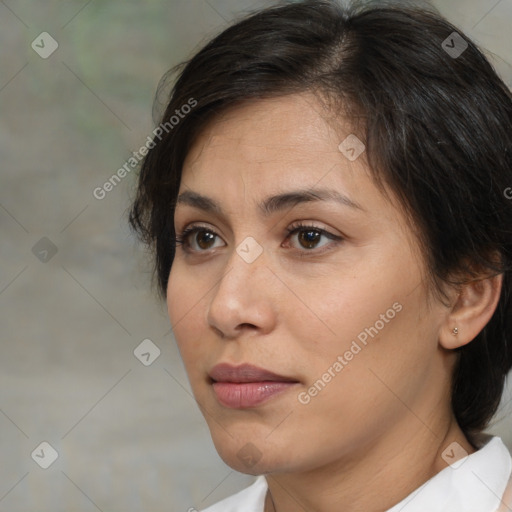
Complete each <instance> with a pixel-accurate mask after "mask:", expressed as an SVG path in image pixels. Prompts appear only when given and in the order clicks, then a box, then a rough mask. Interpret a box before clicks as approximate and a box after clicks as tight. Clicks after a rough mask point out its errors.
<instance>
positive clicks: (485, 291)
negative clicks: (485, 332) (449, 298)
mask: <svg viewBox="0 0 512 512" xmlns="http://www.w3.org/2000/svg"><path fill="white" fill-rule="evenodd" d="M502 283H503V274H499V275H497V276H493V277H488V278H485V279H481V280H478V281H473V282H470V283H468V284H465V285H463V286H462V287H461V289H460V291H459V293H458V297H457V298H456V300H455V302H454V304H453V306H452V308H451V311H450V313H449V315H448V316H447V318H446V321H445V323H444V325H443V326H442V327H441V331H440V333H439V343H440V344H441V345H442V347H443V348H445V349H448V350H453V349H456V348H459V347H462V346H464V345H467V344H468V343H470V342H471V341H473V340H474V339H475V338H476V337H477V336H478V334H479V333H480V332H481V331H482V329H483V328H484V327H485V326H486V325H487V323H488V322H489V321H490V319H491V318H492V316H493V314H494V312H495V311H496V307H497V305H498V302H499V299H500V295H501V287H502Z"/></svg>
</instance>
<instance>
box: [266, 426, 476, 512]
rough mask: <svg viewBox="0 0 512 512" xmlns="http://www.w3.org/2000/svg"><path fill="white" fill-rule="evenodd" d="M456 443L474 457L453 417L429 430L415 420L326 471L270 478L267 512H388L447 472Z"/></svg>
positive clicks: (270, 476) (327, 468)
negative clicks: (447, 459) (451, 446)
mask: <svg viewBox="0 0 512 512" xmlns="http://www.w3.org/2000/svg"><path fill="white" fill-rule="evenodd" d="M404 440H406V441H404ZM453 441H456V442H458V443H459V444H460V445H461V446H462V447H463V448H464V449H465V450H466V451H467V452H468V453H473V452H474V451H475V449H474V448H473V447H472V446H471V444H470V443H469V442H468V440H467V439H466V437H465V436H464V434H463V432H462V431H461V430H460V428H459V426H458V425H457V423H456V421H455V419H454V418H453V417H452V418H450V420H449V421H444V422H441V421H440V422H438V424H437V425H435V426H434V427H432V426H431V427H430V428H427V427H425V428H423V427H422V425H421V423H420V422H419V420H417V421H416V420H414V421H412V422H411V421H409V422H408V424H407V425H403V426H400V427H399V428H397V429H396V430H394V432H393V433H392V434H387V435H383V436H381V437H379V438H377V439H375V440H374V441H373V442H371V443H368V444H367V445H366V446H363V447H361V448H360V449H359V450H357V453H351V454H350V455H347V456H343V457H341V458H339V459H338V460H336V461H334V462H332V463H330V464H328V465H326V466H324V467H322V468H317V469H314V470H311V471H307V472H301V473H280V474H279V473H275V474H269V475H266V478H267V482H268V487H269V493H267V498H266V501H265V512H292V511H293V512H297V511H302V510H304V511H308V512H328V511H332V510H343V511H344V512H362V511H365V512H385V511H386V510H389V509H390V508H391V507H393V506H394V505H396V504H397V503H399V502H400V501H401V500H403V499H404V498H406V497H407V496H408V495H409V494H410V493H411V492H413V491H414V490H415V489H417V488H418V487H420V486H421V485H422V484H423V483H425V482H426V481H427V480H429V479H430V478H432V477H433V476H434V475H436V474H437V473H438V472H439V471H441V470H443V469H444V468H446V467H447V464H446V463H445V462H444V460H443V459H442V457H441V454H442V452H443V450H444V449H445V448H446V447H447V446H448V445H449V444H450V443H451V442H453ZM454 462H455V461H454ZM391 483H392V484H393V485H390V484H391Z"/></svg>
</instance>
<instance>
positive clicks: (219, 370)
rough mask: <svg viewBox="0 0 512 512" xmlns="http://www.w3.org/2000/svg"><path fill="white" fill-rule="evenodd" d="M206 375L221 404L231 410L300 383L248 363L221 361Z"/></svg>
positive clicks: (279, 392)
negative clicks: (234, 364) (233, 363)
mask: <svg viewBox="0 0 512 512" xmlns="http://www.w3.org/2000/svg"><path fill="white" fill-rule="evenodd" d="M209 376H210V380H211V384H212V387H213V390H214V392H215V395H216V397H217V399H218V401H219V402H220V403H221V405H224V406H226V407H230V408H234V409H243V408H249V407H256V406H258V405H260V404H262V403H263V402H266V401H267V400H269V399H270V398H272V397H274V396H276V395H279V394H281V393H282V392H284V391H287V390H289V389H290V388H291V387H294V386H295V385H296V384H298V383H299V382H298V381H297V380H296V379H293V378H291V377H286V376H284V375H278V374H276V373H274V372H271V371H269V370H265V369H263V368H258V367H257V366H253V365H250V364H242V365H240V366H232V365H230V364H227V363H221V364H218V365H216V366H215V367H214V368H212V370H211V371H210V373H209Z"/></svg>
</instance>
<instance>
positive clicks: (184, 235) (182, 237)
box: [174, 222, 343, 257]
mask: <svg viewBox="0 0 512 512" xmlns="http://www.w3.org/2000/svg"><path fill="white" fill-rule="evenodd" d="M200 231H204V232H207V233H211V234H212V235H215V236H216V237H218V236H219V235H218V234H217V233H216V232H215V231H214V230H212V229H210V228H207V227H204V226H193V225H192V226H189V227H187V228H185V229H184V230H183V231H182V232H181V233H180V234H179V235H178V236H176V237H175V239H174V240H175V243H176V245H183V250H185V251H186V252H191V253H207V252H209V250H204V251H196V250H194V249H190V245H189V244H188V243H187V239H188V237H189V236H190V235H192V234H194V233H197V232H200ZM286 231H287V236H286V239H288V238H290V237H291V236H292V235H294V234H295V233H298V232H301V231H316V232H317V233H320V234H321V235H324V236H325V237H326V238H329V239H330V240H333V241H334V245H336V244H337V243H340V242H341V241H343V237H341V236H337V235H333V234H332V233H329V232H328V231H326V230H324V229H322V228H318V227H316V226H313V225H307V224H302V223H300V222H299V223H298V224H295V225H294V226H292V227H290V228H287V229H286ZM328 245H333V244H328ZM295 250H297V251H298V252H299V253H302V254H300V256H302V257H304V256H306V254H307V253H313V255H319V254H322V253H324V252H325V251H326V250H329V249H325V248H321V249H320V250H318V251H315V249H304V250H300V249H295Z"/></svg>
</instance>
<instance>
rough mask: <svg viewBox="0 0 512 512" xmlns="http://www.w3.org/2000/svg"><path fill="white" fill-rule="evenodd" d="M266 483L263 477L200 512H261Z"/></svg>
mask: <svg viewBox="0 0 512 512" xmlns="http://www.w3.org/2000/svg"><path fill="white" fill-rule="evenodd" d="M267 488H268V486H267V481H266V479H265V477H264V476H263V475H261V476H259V477H258V478H257V479H256V480H255V482H254V483H253V484H252V485H250V486H249V487H246V488H245V489H243V490H241V491H240V492H237V493H236V494H233V495H231V496H229V497H227V498H225V499H223V500H222V501H219V502H217V503H215V504H214V505H212V506H211V507H208V508H206V509H204V510H202V511H201V512H263V506H264V503H265V495H266V493H267Z"/></svg>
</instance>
